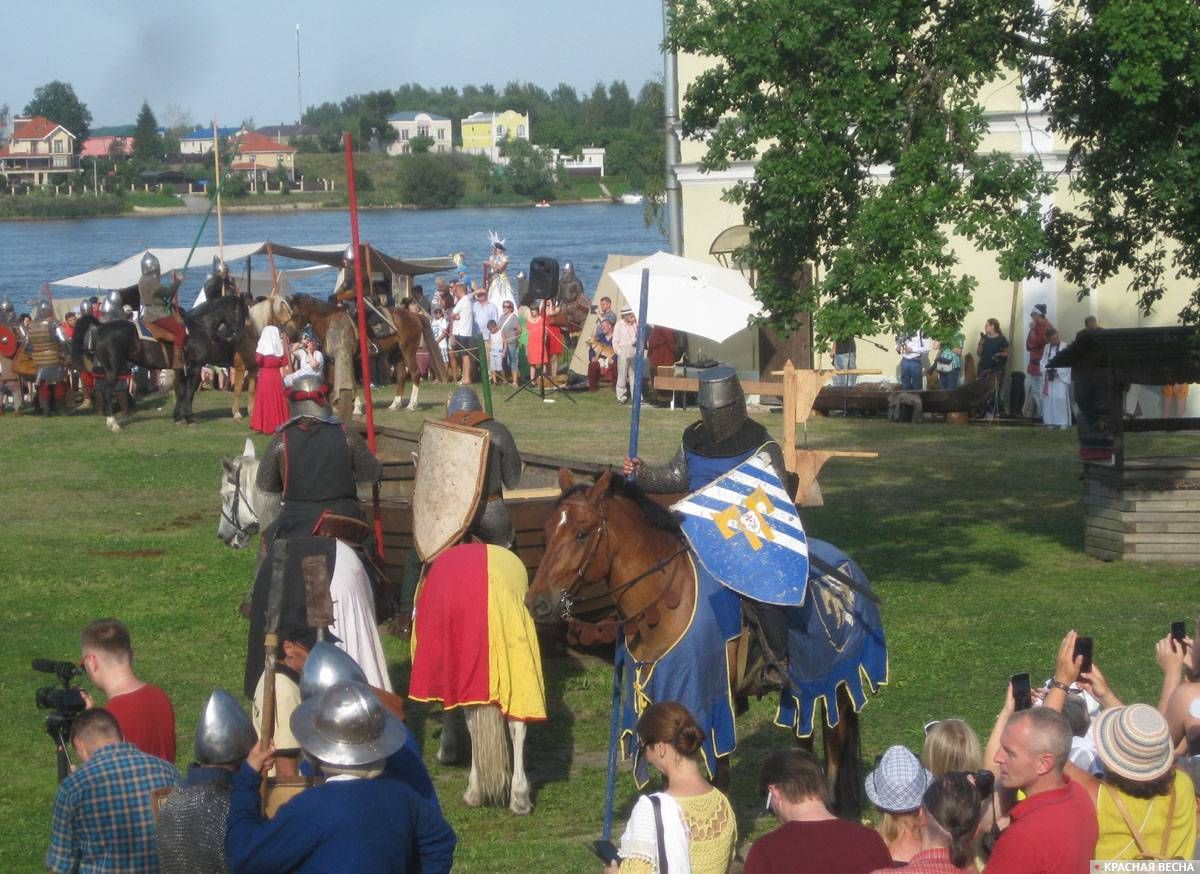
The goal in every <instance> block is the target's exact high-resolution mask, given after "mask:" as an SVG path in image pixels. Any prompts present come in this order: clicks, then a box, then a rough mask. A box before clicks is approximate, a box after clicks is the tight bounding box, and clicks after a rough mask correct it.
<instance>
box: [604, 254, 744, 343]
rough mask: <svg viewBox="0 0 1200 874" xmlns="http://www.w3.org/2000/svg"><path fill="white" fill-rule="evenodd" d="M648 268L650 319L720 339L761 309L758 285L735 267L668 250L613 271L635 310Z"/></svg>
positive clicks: (667, 326) (666, 326)
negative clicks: (699, 259) (680, 254)
mask: <svg viewBox="0 0 1200 874" xmlns="http://www.w3.org/2000/svg"><path fill="white" fill-rule="evenodd" d="M643 269H646V270H649V271H650V300H649V303H648V306H647V310H646V321H647V323H649V324H651V325H659V326H661V327H664V328H673V329H674V330H676V331H684V332H686V333H688V334H697V335H699V336H701V337H706V338H708V339H709V340H713V341H716V342H718V343H720V342H722V341H724V340H727V339H728V338H730V337H732V336H733V335H734V334H736V333H737V332H738V331H740V330H742V329H743V328H745V327H746V325H747V323H748V322H749V320H750V318H751V317H753V316H757V315H759V314H761V313H762V304H761V303H760V302H759V301H758V300H756V299H755V297H754V289H752V288H751V287H750V283H749V282H747V281H746V278H745V277H744V276H742V274H740V273H738V272H737V271H736V270H730V269H729V268H728V267H721V266H719V265H717V264H707V263H704V262H702V261H692V260H691V259H689V258H680V257H679V256H678V255H670V254H668V253H666V252H656V253H655V254H653V255H651V256H650V257H649V258H643V259H642V260H640V261H635V262H633V263H632V264H629V265H627V266H625V267H622V268H620V269H619V270H614V271H612V272H611V273H610V274H609V276H611V277H612V279H613V281H614V282H616V283H617V287H618V288H619V289H621V294H622V295H624V297H625V300H626V301H627V302H628V303H629V306H630V307H632V308H633V311H634V312H638V307H639V304H640V303H641V299H642V270H643Z"/></svg>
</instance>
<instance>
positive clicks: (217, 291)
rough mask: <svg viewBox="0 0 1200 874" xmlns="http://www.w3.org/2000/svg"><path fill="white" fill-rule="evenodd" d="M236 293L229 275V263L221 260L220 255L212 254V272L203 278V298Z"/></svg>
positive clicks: (214, 298) (207, 298) (207, 299)
mask: <svg viewBox="0 0 1200 874" xmlns="http://www.w3.org/2000/svg"><path fill="white" fill-rule="evenodd" d="M237 293H238V290H237V286H236V285H234V283H233V278H232V277H231V276H230V275H229V265H228V264H226V263H225V262H224V261H222V260H221V256H220V255H213V264H212V273H211V274H210V275H209V277H208V278H207V279H206V280H204V299H205V300H206V301H209V300H216V299H217V298H220V297H224V296H225V295H227V294H228V295H235V294H237Z"/></svg>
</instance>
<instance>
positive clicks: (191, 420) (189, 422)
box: [187, 419, 196, 428]
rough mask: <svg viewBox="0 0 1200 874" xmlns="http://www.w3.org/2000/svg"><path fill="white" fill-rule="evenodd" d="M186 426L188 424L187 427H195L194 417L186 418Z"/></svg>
mask: <svg viewBox="0 0 1200 874" xmlns="http://www.w3.org/2000/svg"><path fill="white" fill-rule="evenodd" d="M187 426H188V427H189V428H195V427H196V420H195V419H188V420H187Z"/></svg>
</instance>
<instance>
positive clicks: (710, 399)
mask: <svg viewBox="0 0 1200 874" xmlns="http://www.w3.org/2000/svg"><path fill="white" fill-rule="evenodd" d="M697 404H698V405H699V407H700V418H701V419H702V420H703V422H704V430H705V431H706V432H707V433H708V436H709V437H710V438H711V439H712V440H714V441H716V442H718V443H719V442H721V441H722V440H728V439H729V438H730V437H732V436H733V435H734V434H736V433H737V431H738V429H739V428H741V427H742V423H743V422H745V421H746V395H745V394H744V393H743V392H742V384H741V383H740V382H739V381H738V376H737V371H736V370H734V369H733V368H732V367H727V366H723V367H710V368H708V369H707V370H702V371H700V391H699V394H698V395H697Z"/></svg>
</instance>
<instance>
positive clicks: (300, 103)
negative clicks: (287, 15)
mask: <svg viewBox="0 0 1200 874" xmlns="http://www.w3.org/2000/svg"><path fill="white" fill-rule="evenodd" d="M303 121H304V99H303V98H302V97H301V94H300V25H299V24H297V25H296V124H301V123H302V122H303Z"/></svg>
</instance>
